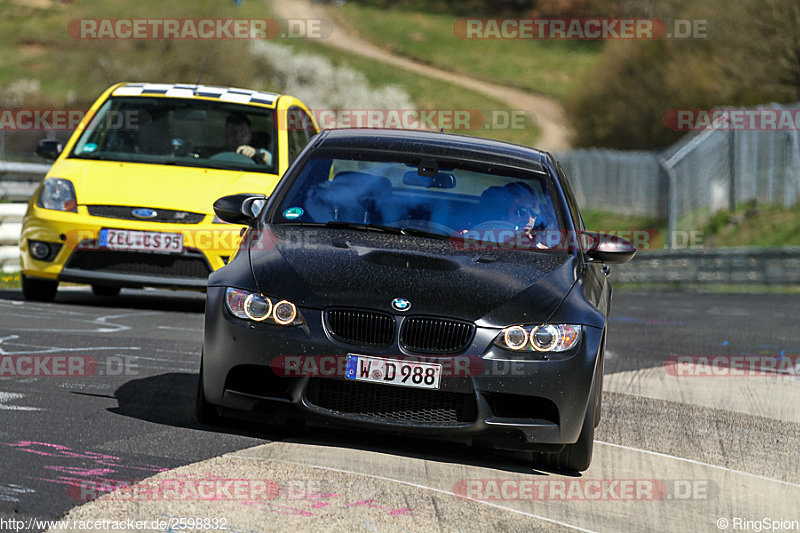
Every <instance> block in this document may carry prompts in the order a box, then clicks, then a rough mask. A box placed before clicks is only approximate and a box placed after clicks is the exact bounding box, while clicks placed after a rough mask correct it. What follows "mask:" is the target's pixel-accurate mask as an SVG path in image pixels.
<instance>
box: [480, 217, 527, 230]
mask: <svg viewBox="0 0 800 533" xmlns="http://www.w3.org/2000/svg"><path fill="white" fill-rule="evenodd" d="M469 230H470V231H473V230H477V231H481V230H512V231H519V230H518V229H517V226H516V225H514V224H512V223H511V222H508V221H507V220H487V221H486V222H481V223H480V224H476V225H474V226H472V227H471V228H469Z"/></svg>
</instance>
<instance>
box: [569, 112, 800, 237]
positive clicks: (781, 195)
mask: <svg viewBox="0 0 800 533" xmlns="http://www.w3.org/2000/svg"><path fill="white" fill-rule="evenodd" d="M713 115H714V116H716V117H717V119H715V120H714V121H712V122H711V123H709V124H708V125H707V127H706V128H705V129H702V130H700V131H697V132H692V133H689V134H687V135H686V136H685V137H684V138H683V139H681V140H680V141H678V142H677V143H675V144H674V145H673V146H671V147H669V148H668V149H666V150H663V151H653V152H638V151H637V152H624V151H617V150H598V149H591V150H571V151H568V152H565V153H563V154H560V155H559V159H560V160H561V162H562V165H563V166H564V169H565V170H566V172H567V174H568V175H569V176H570V178H571V181H572V182H573V188H574V189H575V190H576V193H575V194H576V196H578V202H579V203H580V205H581V207H582V208H583V209H592V210H603V211H611V212H614V213H619V214H624V215H647V216H651V217H656V218H666V219H667V226H668V229H669V230H670V235H674V234H675V233H674V231H675V230H696V229H700V228H702V227H703V225H704V224H705V223H706V222H707V221H708V220H709V218H710V217H711V216H712V215H713V214H714V213H715V212H717V211H719V210H723V209H727V210H733V209H735V208H736V207H737V206H740V205H742V204H743V203H746V202H752V201H755V202H757V203H759V204H770V205H782V206H783V207H786V208H789V207H792V206H795V205H797V204H798V202H800V135H799V134H798V130H800V104H794V105H791V106H780V105H777V104H770V105H765V106H759V107H756V108H751V109H719V110H715V112H714V113H713Z"/></svg>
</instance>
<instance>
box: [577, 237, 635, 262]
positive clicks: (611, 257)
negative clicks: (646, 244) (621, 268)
mask: <svg viewBox="0 0 800 533" xmlns="http://www.w3.org/2000/svg"><path fill="white" fill-rule="evenodd" d="M581 235H582V236H583V240H584V243H583V244H584V250H585V253H586V256H587V257H588V258H589V259H592V260H594V261H599V262H601V263H606V264H616V265H621V264H623V263H627V262H628V261H630V260H631V259H633V256H634V255H636V247H635V246H634V245H633V244H631V242H630V241H627V240H625V239H623V238H622V237H615V236H613V235H606V234H605V233H592V232H588V231H586V232H583V233H582V234H581Z"/></svg>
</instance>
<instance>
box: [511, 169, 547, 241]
mask: <svg viewBox="0 0 800 533" xmlns="http://www.w3.org/2000/svg"><path fill="white" fill-rule="evenodd" d="M504 188H505V189H507V190H508V192H509V193H510V195H511V197H512V198H513V200H512V201H510V202H509V203H508V204H506V210H507V214H506V217H504V218H505V220H508V221H509V222H510V223H512V224H514V225H515V226H516V228H517V229H518V230H525V231H528V232H530V231H531V230H537V229H544V224H543V220H542V218H543V217H542V211H541V208H540V207H539V195H538V194H536V192H534V190H533V189H532V188H531V186H530V185H528V184H527V183H522V182H520V181H517V182H514V183H509V184H507V185H505V187H504Z"/></svg>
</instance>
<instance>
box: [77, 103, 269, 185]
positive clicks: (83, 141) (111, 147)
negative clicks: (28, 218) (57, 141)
mask: <svg viewBox="0 0 800 533" xmlns="http://www.w3.org/2000/svg"><path fill="white" fill-rule="evenodd" d="M70 157H76V158H81V159H98V160H111V161H129V162H135V163H153V164H162V165H165V164H166V165H180V166H192V167H205V168H219V169H226V170H244V171H250V172H267V173H271V174H274V173H276V169H277V168H278V160H277V157H278V151H277V135H276V130H275V127H274V123H273V112H272V110H271V109H266V108H262V107H258V106H252V105H242V104H235V103H230V102H218V101H213V100H203V99H195V98H185V99H184V98H158V97H139V96H125V97H111V98H109V99H108V100H106V102H104V103H103V105H102V106H101V108H100V109H99V110H98V112H97V114H96V115H95V117H94V118H93V119H92V121H91V122H90V123H89V125H88V126H87V127H86V130H85V131H84V132H83V133H82V134H81V136H80V138H79V139H78V141H77V142H76V143H75V148H74V149H73V151H72V153H71V154H70Z"/></svg>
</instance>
